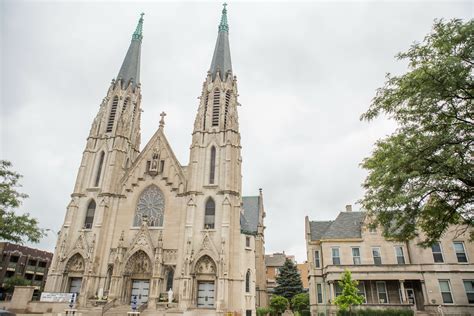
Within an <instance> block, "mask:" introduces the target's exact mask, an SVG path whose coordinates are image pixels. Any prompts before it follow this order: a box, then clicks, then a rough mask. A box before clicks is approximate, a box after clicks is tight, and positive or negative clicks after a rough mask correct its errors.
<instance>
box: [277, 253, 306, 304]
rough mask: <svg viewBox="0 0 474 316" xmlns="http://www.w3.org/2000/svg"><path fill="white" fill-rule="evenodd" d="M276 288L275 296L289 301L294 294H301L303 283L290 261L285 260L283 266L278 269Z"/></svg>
mask: <svg viewBox="0 0 474 316" xmlns="http://www.w3.org/2000/svg"><path fill="white" fill-rule="evenodd" d="M276 281H277V286H276V287H275V292H274V293H275V294H276V295H281V296H283V297H285V298H286V299H287V300H291V299H292V298H293V296H295V295H296V294H299V293H302V292H303V283H302V282H301V277H300V273H299V272H298V269H297V268H296V265H295V264H294V263H293V261H291V260H290V259H286V261H285V264H284V265H283V266H282V267H281V268H280V272H279V274H278V276H277V277H276Z"/></svg>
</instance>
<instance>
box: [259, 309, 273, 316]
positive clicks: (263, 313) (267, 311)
mask: <svg viewBox="0 0 474 316" xmlns="http://www.w3.org/2000/svg"><path fill="white" fill-rule="evenodd" d="M271 312H272V309H271V308H270V307H258V308H257V316H266V315H268V314H270V313H271Z"/></svg>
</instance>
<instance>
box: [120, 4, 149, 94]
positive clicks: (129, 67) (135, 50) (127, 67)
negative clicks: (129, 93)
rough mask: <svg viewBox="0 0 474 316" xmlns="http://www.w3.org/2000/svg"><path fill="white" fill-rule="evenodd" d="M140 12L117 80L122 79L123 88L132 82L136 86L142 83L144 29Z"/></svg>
mask: <svg viewBox="0 0 474 316" xmlns="http://www.w3.org/2000/svg"><path fill="white" fill-rule="evenodd" d="M144 15H145V13H142V14H140V20H139V21H138V25H137V28H136V29H135V32H134V33H133V36H132V41H131V43H130V46H129V48H128V51H127V55H125V59H124V60H123V63H122V67H120V71H119V74H118V76H117V80H120V81H121V85H122V88H123V89H126V88H127V87H128V86H129V85H130V84H132V85H133V87H134V88H135V87H136V86H137V85H138V84H139V83H140V55H141V46H142V39H143V35H142V31H143V16H144Z"/></svg>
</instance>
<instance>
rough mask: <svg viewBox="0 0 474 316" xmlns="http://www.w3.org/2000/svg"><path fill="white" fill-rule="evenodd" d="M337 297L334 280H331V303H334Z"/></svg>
mask: <svg viewBox="0 0 474 316" xmlns="http://www.w3.org/2000/svg"><path fill="white" fill-rule="evenodd" d="M335 298H336V293H335V292H334V281H329V299H330V300H331V304H334V299H335Z"/></svg>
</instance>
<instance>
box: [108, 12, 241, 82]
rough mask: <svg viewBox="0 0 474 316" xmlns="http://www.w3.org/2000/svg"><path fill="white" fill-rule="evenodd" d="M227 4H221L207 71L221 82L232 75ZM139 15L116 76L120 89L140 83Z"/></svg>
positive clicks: (140, 31)
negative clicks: (213, 46) (214, 43)
mask: <svg viewBox="0 0 474 316" xmlns="http://www.w3.org/2000/svg"><path fill="white" fill-rule="evenodd" d="M226 6H227V3H224V4H223V7H224V8H223V9H222V16H221V22H220V24H219V28H218V29H219V31H218V35H217V42H216V48H215V49H214V55H213V56H212V62H211V68H210V70H209V72H210V74H211V76H212V80H214V79H215V78H216V76H217V73H219V76H220V78H221V80H225V79H226V78H227V74H228V73H229V74H232V63H231V59H230V46H229V25H228V24H227V8H226ZM144 15H145V13H142V14H140V19H139V20H138V24H137V27H136V29H135V32H134V33H133V35H132V41H131V43H130V47H129V48H128V51H127V55H126V56H125V59H124V60H123V63H122V67H120V71H119V73H118V75H117V81H120V83H121V85H122V88H123V89H126V88H127V87H128V86H129V85H130V84H131V85H132V86H133V88H135V87H136V86H137V85H138V84H139V83H140V55H141V45H142V39H143V21H144V19H143V16H144Z"/></svg>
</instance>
